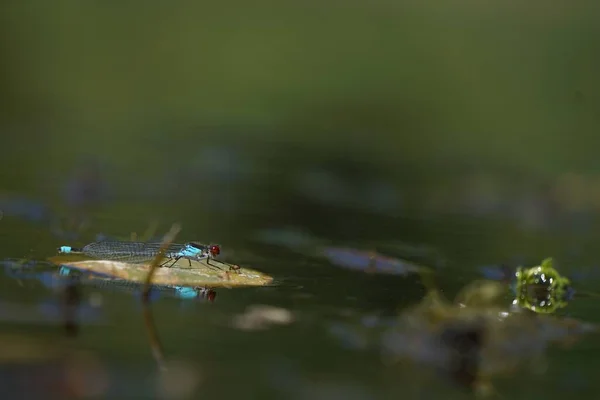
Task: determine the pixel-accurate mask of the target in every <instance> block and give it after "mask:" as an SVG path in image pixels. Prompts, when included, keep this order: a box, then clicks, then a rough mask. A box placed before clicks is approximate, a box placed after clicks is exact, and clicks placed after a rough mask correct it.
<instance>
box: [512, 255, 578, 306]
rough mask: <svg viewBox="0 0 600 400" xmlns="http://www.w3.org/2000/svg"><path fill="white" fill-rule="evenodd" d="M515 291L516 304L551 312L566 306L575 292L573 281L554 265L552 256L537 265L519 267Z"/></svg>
mask: <svg viewBox="0 0 600 400" xmlns="http://www.w3.org/2000/svg"><path fill="white" fill-rule="evenodd" d="M515 293H516V296H517V298H516V299H515V301H514V304H515V305H518V306H519V307H523V308H527V309H529V310H531V311H533V312H537V313H544V314H550V313H553V312H555V311H556V310H557V309H559V308H564V307H566V306H567V304H568V303H569V301H570V300H571V299H572V298H573V295H574V293H575V292H574V290H573V288H572V287H571V281H570V280H569V279H568V278H565V277H564V276H562V275H560V274H559V273H558V271H557V270H555V269H554V268H553V267H552V258H547V259H545V260H543V261H542V263H541V265H539V266H537V267H533V268H517V271H516V272H515Z"/></svg>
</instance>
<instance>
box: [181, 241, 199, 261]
mask: <svg viewBox="0 0 600 400" xmlns="http://www.w3.org/2000/svg"><path fill="white" fill-rule="evenodd" d="M201 255H202V249H199V248H197V247H194V246H191V245H189V244H186V245H185V247H184V248H183V249H181V251H179V252H178V253H177V256H178V257H186V258H187V257H190V258H194V257H199V256H201Z"/></svg>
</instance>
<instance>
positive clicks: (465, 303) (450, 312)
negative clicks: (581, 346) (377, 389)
mask: <svg viewBox="0 0 600 400" xmlns="http://www.w3.org/2000/svg"><path fill="white" fill-rule="evenodd" d="M505 293H506V286H505V285H502V284H501V283H498V282H479V283H477V284H473V285H471V286H470V287H468V288H465V290H463V291H462V293H461V294H460V295H459V297H457V301H455V303H454V304H453V303H448V302H446V301H445V300H444V299H443V298H442V297H441V296H440V294H439V293H437V292H431V293H430V294H429V295H428V296H427V297H426V298H425V299H424V300H423V302H422V303H421V304H419V305H417V306H415V307H413V308H411V309H409V310H407V311H406V312H404V313H403V314H402V315H401V317H400V320H399V321H398V323H397V325H396V327H394V328H392V329H389V330H387V331H386V332H385V333H384V334H383V335H382V336H381V344H382V350H383V355H384V357H385V358H386V359H388V360H390V361H399V360H412V361H413V362H416V363H418V364H424V365H427V366H430V367H434V368H436V369H439V370H441V371H443V372H445V373H446V375H447V376H450V377H452V378H453V380H454V381H456V382H458V383H460V384H461V385H464V386H467V387H470V388H472V389H474V390H477V391H479V390H480V389H482V388H485V387H488V388H489V379H490V378H491V377H493V376H497V375H502V374H509V373H512V372H515V371H516V370H517V368H518V367H520V366H523V365H525V364H528V363H529V364H530V365H531V363H533V364H535V363H536V362H537V361H539V360H540V359H542V358H543V356H544V355H545V351H546V349H547V347H548V346H549V345H550V344H553V343H562V344H570V343H572V342H573V341H575V340H576V339H578V338H579V337H581V336H582V335H585V334H588V333H592V332H597V328H596V326H594V325H591V324H586V323H583V322H579V321H576V320H573V319H561V318H556V317H552V316H549V315H538V314H535V313H531V312H529V311H527V310H523V311H521V312H509V311H508V310H507V309H506V308H505V307H496V306H493V305H492V304H494V303H495V301H496V299H495V297H502V296H503V295H504V294H505Z"/></svg>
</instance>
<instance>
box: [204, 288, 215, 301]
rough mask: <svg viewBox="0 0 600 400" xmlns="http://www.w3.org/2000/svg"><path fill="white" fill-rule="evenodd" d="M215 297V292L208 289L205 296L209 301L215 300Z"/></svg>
mask: <svg viewBox="0 0 600 400" xmlns="http://www.w3.org/2000/svg"><path fill="white" fill-rule="evenodd" d="M215 297H217V292H215V291H214V290H209V291H208V293H207V294H206V298H207V299H208V301H210V302H211V303H212V302H214V301H215Z"/></svg>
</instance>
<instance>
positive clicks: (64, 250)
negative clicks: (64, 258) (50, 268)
mask: <svg viewBox="0 0 600 400" xmlns="http://www.w3.org/2000/svg"><path fill="white" fill-rule="evenodd" d="M72 250H73V248H72V247H71V246H61V247H60V248H59V249H58V251H59V252H60V253H65V254H69V253H70V252H71V251H72Z"/></svg>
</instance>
